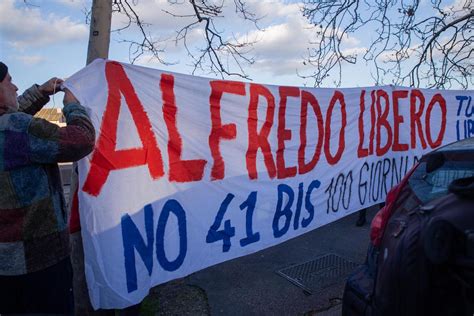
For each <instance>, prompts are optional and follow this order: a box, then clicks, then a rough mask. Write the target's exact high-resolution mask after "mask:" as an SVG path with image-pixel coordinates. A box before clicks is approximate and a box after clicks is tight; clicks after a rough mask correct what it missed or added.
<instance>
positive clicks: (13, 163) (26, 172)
mask: <svg viewBox="0 0 474 316" xmlns="http://www.w3.org/2000/svg"><path fill="white" fill-rule="evenodd" d="M18 101H19V104H20V110H19V111H18V112H1V108H0V275H21V274H26V273H31V272H35V271H39V270H42V269H45V268H47V267H50V266H52V265H54V264H56V263H57V262H59V261H60V260H62V259H64V258H66V257H67V256H68V255H69V243H68V230H67V219H66V204H65V201H64V196H63V190H62V185H61V178H60V174H59V168H58V165H57V163H58V162H66V161H76V160H79V159H81V158H83V157H84V156H86V155H87V154H89V153H90V152H91V151H92V148H93V146H94V139H95V133H94V128H93V126H92V124H91V121H90V119H89V117H88V115H87V113H86V111H85V108H84V107H82V106H81V105H80V104H74V103H71V104H67V105H66V106H64V108H63V114H64V116H65V118H66V124H67V125H66V126H65V127H59V126H57V125H55V124H52V123H50V122H48V121H46V120H43V119H40V118H35V117H33V116H32V115H34V114H35V113H36V112H37V111H39V110H40V109H41V107H42V106H43V105H44V104H46V103H47V102H48V101H49V97H45V96H43V95H42V94H41V92H40V91H39V90H38V86H36V85H35V86H33V87H31V88H30V89H28V90H27V91H25V93H24V94H23V95H22V96H20V97H19V98H18Z"/></svg>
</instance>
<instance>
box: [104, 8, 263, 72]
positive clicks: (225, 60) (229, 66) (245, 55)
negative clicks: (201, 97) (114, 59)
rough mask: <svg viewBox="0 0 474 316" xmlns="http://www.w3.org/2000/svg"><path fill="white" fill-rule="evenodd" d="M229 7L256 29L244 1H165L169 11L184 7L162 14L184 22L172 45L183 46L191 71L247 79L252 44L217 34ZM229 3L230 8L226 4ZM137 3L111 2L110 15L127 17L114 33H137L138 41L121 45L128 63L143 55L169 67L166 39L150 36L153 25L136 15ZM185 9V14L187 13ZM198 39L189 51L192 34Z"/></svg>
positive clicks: (251, 61) (253, 19) (255, 19)
mask: <svg viewBox="0 0 474 316" xmlns="http://www.w3.org/2000/svg"><path fill="white" fill-rule="evenodd" d="M226 2H227V5H232V6H233V7H234V11H235V12H234V13H235V14H237V15H238V16H239V18H240V19H242V20H244V21H249V22H251V23H253V25H254V26H255V28H258V25H257V22H258V20H259V18H258V17H257V16H256V15H255V14H254V13H253V12H251V11H250V10H249V9H248V8H247V5H246V2H245V1H243V0H232V1H230V0H227V1H226V0H220V1H210V0H168V4H170V5H171V7H184V8H185V9H184V11H185V12H186V13H184V14H183V13H181V12H183V9H182V8H180V10H179V11H177V12H174V11H173V10H164V12H166V13H167V14H169V15H170V16H172V17H174V18H176V19H183V20H184V21H185V24H184V26H182V27H180V28H179V29H178V30H176V35H175V37H174V41H175V43H176V44H178V43H182V44H183V46H184V47H185V49H186V51H187V54H188V56H189V57H190V58H191V60H192V63H193V67H194V71H193V74H194V72H195V71H196V70H200V71H203V72H208V73H211V74H219V75H220V76H221V77H224V75H228V76H239V77H242V78H247V79H248V75H247V74H246V72H245V66H247V65H251V64H253V63H254V60H253V58H252V57H251V56H249V53H250V50H251V48H252V45H253V44H254V42H252V41H249V40H237V38H236V37H232V36H229V35H228V34H225V33H224V30H220V29H219V27H218V25H217V24H216V20H219V19H220V20H221V21H222V19H224V18H225V14H224V6H225V5H226ZM229 3H230V4H229ZM138 4H139V0H114V2H113V12H114V13H115V14H122V15H124V16H125V17H126V23H125V24H124V25H122V26H121V27H119V28H118V29H117V30H116V31H118V32H121V31H124V30H126V29H129V28H133V27H136V28H138V30H139V34H140V36H139V40H136V39H125V40H123V41H124V42H127V43H129V44H130V50H129V52H130V54H129V58H130V62H132V63H134V62H135V61H137V60H138V59H139V58H140V57H142V56H144V55H152V56H153V57H154V58H156V59H157V60H158V61H159V62H160V63H162V64H168V63H170V61H167V60H165V59H164V58H163V55H164V52H165V42H166V41H167V40H168V39H164V38H158V39H156V38H154V37H153V35H152V32H151V27H152V26H153V24H152V22H153V21H147V20H146V19H145V18H144V17H142V16H141V14H140V13H139V12H138V11H137V5H138ZM186 9H187V11H186ZM196 31H197V32H198V34H200V35H201V46H200V47H199V48H197V49H196V47H190V45H189V37H190V34H191V33H193V32H196ZM202 43H203V44H202Z"/></svg>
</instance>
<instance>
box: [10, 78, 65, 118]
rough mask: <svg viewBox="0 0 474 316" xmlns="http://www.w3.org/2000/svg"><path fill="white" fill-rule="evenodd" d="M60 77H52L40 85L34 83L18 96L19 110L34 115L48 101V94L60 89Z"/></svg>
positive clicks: (61, 81)
mask: <svg viewBox="0 0 474 316" xmlns="http://www.w3.org/2000/svg"><path fill="white" fill-rule="evenodd" d="M62 83H63V80H62V79H59V78H56V77H53V78H51V79H49V80H48V81H46V82H45V83H43V84H42V85H37V84H34V85H32V86H31V87H30V88H29V89H27V90H26V91H25V92H23V94H22V95H20V96H19V97H18V105H19V111H20V112H24V113H27V114H30V115H35V114H36V113H37V112H38V111H39V110H41V109H42V108H43V106H44V105H45V104H46V103H48V102H49V96H50V95H52V94H54V93H56V92H59V91H61V89H60V86H61V84H62Z"/></svg>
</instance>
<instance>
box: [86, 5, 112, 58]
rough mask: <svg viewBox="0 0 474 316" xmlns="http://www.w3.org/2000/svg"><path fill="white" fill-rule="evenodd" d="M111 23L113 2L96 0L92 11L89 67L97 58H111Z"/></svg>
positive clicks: (88, 54)
mask: <svg viewBox="0 0 474 316" xmlns="http://www.w3.org/2000/svg"><path fill="white" fill-rule="evenodd" d="M111 22H112V0H94V1H93V2H92V11H91V27H90V33H89V47H88V49H87V62H86V64H87V65H88V64H90V63H91V62H92V61H93V60H94V59H96V58H108V57H109V44H110V24H111Z"/></svg>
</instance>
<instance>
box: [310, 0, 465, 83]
mask: <svg viewBox="0 0 474 316" xmlns="http://www.w3.org/2000/svg"><path fill="white" fill-rule="evenodd" d="M447 3H449V4H447ZM303 14H304V15H305V17H306V18H307V19H308V20H309V21H310V22H311V23H313V24H314V25H315V26H316V27H317V28H318V29H319V30H318V31H317V35H318V43H316V44H317V46H316V47H315V48H312V49H311V50H310V53H309V56H308V59H307V62H308V63H309V64H311V65H313V66H314V67H315V70H314V72H313V73H312V74H310V75H307V76H306V77H311V78H313V79H314V85H315V86H319V85H321V84H322V83H323V82H324V81H325V80H327V79H328V77H329V76H332V75H333V73H334V72H338V73H339V78H338V79H336V81H335V82H336V83H339V84H340V82H341V81H340V80H341V78H340V73H341V69H342V67H343V66H344V65H345V64H354V63H356V62H358V61H359V60H360V57H362V60H363V61H365V62H366V63H367V65H368V66H369V68H370V69H371V72H372V77H373V79H374V81H375V83H376V84H387V83H389V84H395V85H409V86H415V87H428V88H446V89H447V88H451V87H453V86H457V87H459V86H460V87H462V88H463V89H467V88H469V87H470V86H472V85H473V83H474V79H473V78H474V77H473V72H474V63H473V60H474V56H473V55H474V54H473V51H474V48H473V45H474V43H473V39H474V1H473V0H455V1H442V0H430V1H421V0H374V1H369V0H336V1H333V0H304V9H303ZM362 34H363V35H362ZM355 35H357V36H361V35H362V36H363V38H364V44H365V46H366V48H365V50H364V52H363V53H357V52H351V51H350V50H345V49H344V40H345V39H346V38H347V37H348V36H355ZM362 36H361V37H362ZM331 79H332V78H331Z"/></svg>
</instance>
